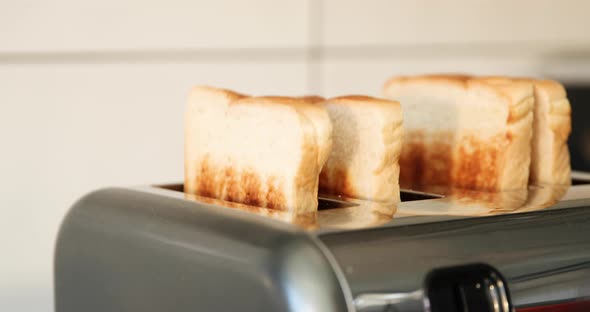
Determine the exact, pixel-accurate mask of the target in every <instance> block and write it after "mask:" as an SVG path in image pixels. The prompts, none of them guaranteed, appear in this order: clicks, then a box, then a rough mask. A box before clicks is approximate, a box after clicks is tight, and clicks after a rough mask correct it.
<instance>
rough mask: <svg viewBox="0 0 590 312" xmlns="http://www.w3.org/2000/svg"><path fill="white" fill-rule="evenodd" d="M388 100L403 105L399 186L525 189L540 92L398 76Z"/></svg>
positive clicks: (495, 81) (495, 83)
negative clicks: (534, 116) (536, 104)
mask: <svg viewBox="0 0 590 312" xmlns="http://www.w3.org/2000/svg"><path fill="white" fill-rule="evenodd" d="M383 94H384V95H385V97H387V98H390V99H394V100H397V101H399V102H400V103H402V107H403V110H404V129H405V130H404V143H403V148H402V155H401V158H400V167H401V172H400V184H401V185H402V187H407V188H414V189H420V188H422V187H423V186H426V185H443V186H449V187H458V188H467V189H477V190H488V191H498V190H511V189H520V188H526V186H527V183H528V178H529V165H530V152H531V136H532V122H533V113H532V108H533V103H534V98H533V85H532V83H531V82H527V81H522V80H519V81H515V80H513V79H508V78H502V77H488V78H475V77H470V76H464V75H430V76H428V75H427V76H415V77H396V78H392V79H390V80H389V81H388V82H387V83H386V84H385V86H384V89H383Z"/></svg>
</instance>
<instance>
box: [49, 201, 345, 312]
mask: <svg viewBox="0 0 590 312" xmlns="http://www.w3.org/2000/svg"><path fill="white" fill-rule="evenodd" d="M216 208H218V207H214V206H210V205H206V204H200V203H196V202H191V201H186V200H182V199H176V198H170V197H165V196H159V195H157V194H150V193H145V192H141V191H136V190H131V189H105V190H100V191H96V192H94V193H91V194H89V195H87V196H85V197H84V198H82V199H81V200H79V201H78V202H77V203H76V204H75V205H74V206H73V207H72V209H71V211H70V212H69V214H68V216H67V217H66V219H65V220H64V222H63V224H62V227H61V229H60V233H59V237H58V242H57V246H56V251H55V304H56V311H57V312H70V311H89V312H92V311H143V312H150V311H310V310H314V311H346V310H348V309H349V307H351V306H352V304H351V302H350V299H348V300H347V298H350V297H351V296H350V294H348V295H347V294H346V293H345V292H346V289H345V288H343V287H342V286H341V285H340V283H339V281H338V276H337V274H336V272H335V271H334V268H333V267H332V265H331V262H330V261H329V259H328V258H327V257H326V254H325V252H324V251H322V248H321V246H319V245H318V243H317V242H316V240H315V239H314V238H313V237H311V236H310V235H309V234H308V233H306V232H303V231H301V230H298V229H296V228H295V227H290V226H289V225H286V224H283V223H280V222H277V221H274V220H265V219H264V218H260V217H258V216H253V215H249V214H248V213H245V212H241V211H232V210H231V209H226V208H222V209H216ZM310 308H313V309H310Z"/></svg>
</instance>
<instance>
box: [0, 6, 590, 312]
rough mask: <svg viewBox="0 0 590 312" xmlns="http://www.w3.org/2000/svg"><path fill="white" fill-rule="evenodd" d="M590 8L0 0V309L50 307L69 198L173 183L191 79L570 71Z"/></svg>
mask: <svg viewBox="0 0 590 312" xmlns="http://www.w3.org/2000/svg"><path fill="white" fill-rule="evenodd" d="M589 9H590V5H589V4H588V2H586V1H583V0H566V1H545V0H543V1H533V0H523V1H507V0H505V1H467V0H454V1H444V2H436V1H409V0H408V1H406V0H399V1H385V0H370V1H352V0H345V1H335V0H318V1H315V0H313V1H312V0H307V1H271V0H251V1H230V0H223V1H184V0H183V1H181V0H174V1H167V2H162V1H151V0H148V1H139V0H131V1H115V0H107V1H94V2H88V1H73V0H59V1H51V2H47V1H41V0H20V1H17V0H8V1H2V2H0V142H1V144H2V145H1V146H2V147H1V150H0V151H1V153H0V155H1V156H0V160H1V161H0V176H1V177H2V178H1V179H0V190H1V191H0V246H2V247H4V248H2V251H1V252H2V254H0V258H1V259H2V261H0V263H1V264H2V265H0V311H51V310H52V309H53V307H52V300H53V299H52V296H53V294H52V257H53V245H54V240H55V234H56V232H57V229H58V225H59V222H60V220H61V218H62V217H63V214H64V213H65V212H66V211H67V209H68V207H69V205H70V204H71V203H72V202H73V201H74V200H75V199H76V198H78V197H80V196H81V195H83V194H84V193H86V192H88V191H90V190H92V189H95V188H98V187H101V186H111V185H134V184H145V183H152V182H169V181H180V180H181V179H182V113H183V109H184V101H185V96H186V93H187V91H188V89H189V88H190V86H191V85H194V84H212V85H218V86H223V87H227V88H233V89H236V90H238V91H241V92H245V93H256V94H269V93H272V94H292V95H295V94H303V93H310V92H316V93H320V94H323V95H326V96H332V95H337V94H342V93H366V94H374V95H376V94H379V91H380V87H381V85H382V83H383V82H384V81H385V79H386V78H387V77H389V76H391V75H394V74H410V73H418V72H432V71H446V72H474V73H482V74H502V73H506V74H515V75H525V74H533V75H542V76H546V75H549V76H550V75H551V74H552V73H556V72H558V73H559V75H567V74H568V73H570V72H571V71H570V69H571V68H578V69H579V68H580V66H581V65H580V64H582V65H583V66H587V65H588V64H590V62H587V59H588V56H590V53H586V51H589V50H587V49H588V47H590V42H589V41H590V32H588V31H587V30H588V29H590V19H587V18H586V15H587V11H589ZM564 53H565V54H567V55H575V59H576V62H574V63H571V62H570V61H571V59H572V58H571V57H563V56H562V55H565V54H564ZM549 60H550V61H551V62H549ZM549 63H550V66H549V65H548V64H549ZM562 63H565V65H567V66H565V67H564V65H563V64H562ZM568 68H569V69H568ZM586 72H588V71H586Z"/></svg>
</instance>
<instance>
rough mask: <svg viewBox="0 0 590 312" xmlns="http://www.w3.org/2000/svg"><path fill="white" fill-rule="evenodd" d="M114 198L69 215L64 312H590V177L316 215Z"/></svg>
mask: <svg viewBox="0 0 590 312" xmlns="http://www.w3.org/2000/svg"><path fill="white" fill-rule="evenodd" d="M182 190H183V188H182V185H181V184H176V185H174V184H172V185H154V186H138V187H128V188H106V189H101V190H98V191H94V192H92V193H90V194H88V195H86V196H84V197H82V198H81V199H79V200H78V201H77V202H76V203H75V204H74V205H73V207H72V208H71V209H70V211H69V213H68V214H67V216H66V217H65V219H64V221H63V223H62V225H61V228H60V231H59V235H58V240H57V244H56V249H55V259H54V274H55V276H54V282H55V310H56V311H57V312H73V311H87V312H94V311H142V312H151V311H433V312H437V311H484V312H485V311H498V312H505V311H521V312H541V311H590V174H586V173H580V172H574V173H572V185H571V186H569V187H565V186H543V187H541V186H539V187H529V189H527V190H519V191H513V192H499V193H484V192H475V191H465V190H443V191H437V190H436V189H433V190H427V191H423V190H422V191H420V192H418V191H411V190H402V191H401V200H402V201H401V203H399V204H396V205H391V204H383V203H374V202H369V201H363V200H357V199H350V198H344V197H341V196H333V195H323V194H320V196H319V198H318V202H319V210H318V213H317V214H316V215H313V216H310V215H308V216H298V215H290V214H289V213H287V212H284V211H273V210H269V209H263V208H257V207H251V206H247V205H240V204H234V203H230V202H226V201H222V200H216V199H211V198H205V197H199V196H194V195H189V194H185V193H183V192H182Z"/></svg>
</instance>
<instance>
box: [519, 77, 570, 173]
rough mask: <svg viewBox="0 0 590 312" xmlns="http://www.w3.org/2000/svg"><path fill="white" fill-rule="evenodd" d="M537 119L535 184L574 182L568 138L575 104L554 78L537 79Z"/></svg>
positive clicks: (534, 148) (535, 131)
mask: <svg viewBox="0 0 590 312" xmlns="http://www.w3.org/2000/svg"><path fill="white" fill-rule="evenodd" d="M533 83H534V85H535V109H534V112H535V119H534V122H533V125H534V126H533V129H534V131H533V141H532V142H533V143H532V149H533V150H532V154H531V174H530V178H529V182H530V183H531V184H536V185H541V184H561V185H569V184H571V179H570V173H571V167H570V155H569V151H568V148H567V139H568V136H569V134H570V132H571V107H570V103H569V101H568V99H567V97H566V93H565V89H564V88H563V86H562V85H561V84H560V83H559V82H557V81H553V80H534V81H533Z"/></svg>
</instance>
